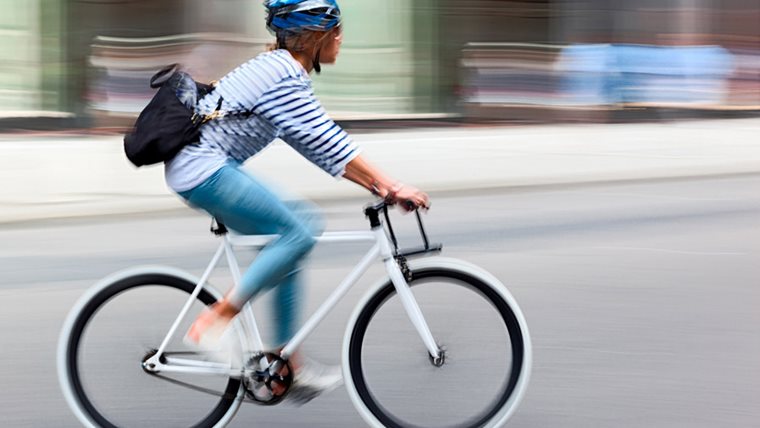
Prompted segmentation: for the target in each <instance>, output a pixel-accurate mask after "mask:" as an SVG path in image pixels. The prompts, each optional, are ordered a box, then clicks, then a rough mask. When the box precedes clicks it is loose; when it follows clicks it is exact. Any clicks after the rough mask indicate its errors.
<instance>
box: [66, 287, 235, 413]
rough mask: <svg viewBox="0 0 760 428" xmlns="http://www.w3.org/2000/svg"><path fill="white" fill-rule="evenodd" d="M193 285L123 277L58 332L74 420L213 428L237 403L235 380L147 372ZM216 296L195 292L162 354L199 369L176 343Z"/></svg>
mask: <svg viewBox="0 0 760 428" xmlns="http://www.w3.org/2000/svg"><path fill="white" fill-rule="evenodd" d="M194 288H195V284H194V283H193V282H191V281H190V280H188V279H186V278H183V277H180V276H177V275H173V274H169V273H158V272H157V273H147V272H144V273H140V274H136V275H132V276H123V277H121V278H116V279H114V280H113V281H109V282H106V283H104V284H103V285H100V286H97V287H96V288H95V289H94V291H92V292H91V293H90V295H89V297H88V298H85V301H83V302H81V303H80V304H79V305H78V307H77V308H75V310H74V311H73V312H72V314H71V315H70V316H69V319H68V320H67V323H66V325H65V326H64V329H63V331H62V333H61V339H60V340H61V342H60V344H59V378H60V380H61V384H62V387H63V390H64V393H65V395H66V398H67V400H68V402H69V405H70V406H71V407H72V409H73V410H74V412H75V413H76V414H77V416H78V417H79V419H80V421H82V422H83V423H84V424H87V425H95V426H101V427H145V426H161V427H188V426H192V427H213V426H216V425H217V424H218V423H220V421H226V420H229V418H231V417H232V415H234V413H235V411H236V410H237V407H238V406H239V404H240V402H239V400H238V397H239V395H240V394H241V388H240V380H239V379H236V378H231V377H229V376H220V375H197V374H195V375H191V374H187V373H164V372H158V373H156V372H151V371H149V370H145V369H144V367H143V364H142V363H143V362H144V361H146V360H147V359H148V358H150V357H152V356H153V355H154V354H155V352H156V349H157V348H158V347H159V345H160V344H161V341H162V340H163V338H164V336H165V335H166V333H167V332H168V331H169V328H170V327H171V325H172V323H173V322H174V320H175V318H176V317H177V315H178V314H179V313H180V310H181V308H182V307H183V305H184V304H185V303H186V302H187V299H188V298H189V294H190V293H192V291H193V289H194ZM216 300H217V297H215V296H214V295H212V294H211V293H210V292H209V291H208V290H206V289H204V290H201V292H200V294H199V295H198V298H197V299H196V301H195V302H194V303H193V304H192V306H191V310H190V312H189V313H188V315H187V316H186V317H185V320H184V321H183V323H182V324H180V327H179V330H177V334H175V338H174V339H172V341H171V342H170V343H169V345H168V346H167V349H166V353H165V355H166V356H168V357H175V358H182V359H184V360H186V361H195V362H198V363H200V364H202V363H203V362H204V361H207V360H209V356H207V355H202V354H201V353H198V352H195V351H194V350H193V349H190V348H188V347H187V346H185V345H184V344H183V343H182V340H181V339H182V336H183V335H184V333H185V332H186V331H187V329H188V328H189V324H190V323H191V322H192V320H194V319H195V317H196V316H197V315H198V313H199V312H200V311H201V310H202V309H203V308H204V307H206V306H208V305H210V304H212V303H214V302H216Z"/></svg>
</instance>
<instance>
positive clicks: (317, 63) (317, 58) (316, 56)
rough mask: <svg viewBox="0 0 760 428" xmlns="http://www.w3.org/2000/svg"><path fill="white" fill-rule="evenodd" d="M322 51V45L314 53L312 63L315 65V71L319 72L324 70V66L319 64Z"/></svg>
mask: <svg viewBox="0 0 760 428" xmlns="http://www.w3.org/2000/svg"><path fill="white" fill-rule="evenodd" d="M321 52H322V47H321V46H320V48H319V49H317V53H316V54H315V55H314V59H313V60H311V64H312V65H313V66H314V71H316V72H317V74H319V73H320V72H322V66H321V65H320V64H319V54H320V53H321Z"/></svg>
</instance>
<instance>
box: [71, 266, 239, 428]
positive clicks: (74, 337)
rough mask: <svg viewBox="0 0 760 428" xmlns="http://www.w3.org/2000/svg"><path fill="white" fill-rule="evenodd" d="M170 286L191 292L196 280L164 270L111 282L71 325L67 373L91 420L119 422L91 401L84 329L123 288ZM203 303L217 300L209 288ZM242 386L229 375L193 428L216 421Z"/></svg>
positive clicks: (111, 427)
mask: <svg viewBox="0 0 760 428" xmlns="http://www.w3.org/2000/svg"><path fill="white" fill-rule="evenodd" d="M148 285H151V286H167V287H171V288H174V289H177V290H180V291H184V292H186V293H188V294H191V293H192V291H193V289H194V288H195V286H196V284H193V283H192V282H190V281H188V280H186V279H184V278H180V277H177V276H173V275H170V274H165V273H144V274H137V275H134V276H129V277H126V278H122V279H119V280H117V281H115V282H113V283H112V284H109V285H107V286H105V287H104V288H103V289H102V290H100V291H99V292H98V293H97V294H95V295H94V296H92V298H90V299H89V300H88V301H87V303H86V304H85V305H84V306H83V307H82V309H81V310H80V311H79V313H78V314H77V316H76V319H75V321H74V323H73V325H72V327H71V330H70V332H71V334H70V335H69V337H68V338H67V339H66V353H65V355H66V364H65V367H66V372H67V373H66V376H67V378H68V382H69V385H70V387H71V389H72V391H71V392H72V394H73V395H74V397H75V399H76V400H77V402H78V404H79V407H80V409H81V410H82V411H83V412H84V413H86V415H87V416H88V417H89V418H91V420H92V422H94V423H95V424H97V425H99V426H101V427H103V428H116V425H114V424H113V423H111V422H110V421H108V419H106V418H105V417H104V416H103V415H102V414H101V413H100V412H99V411H98V410H97V408H96V407H95V406H94V405H93V404H92V402H91V401H90V399H89V398H88V397H87V394H86V393H85V392H84V388H83V386H82V383H81V379H80V378H79V370H78V361H77V351H78V348H79V342H80V340H81V338H82V333H83V332H84V331H85V328H86V327H87V324H88V323H89V321H90V319H91V318H92V317H93V316H94V315H95V314H96V313H97V312H98V309H99V308H100V307H102V306H103V305H104V304H105V303H107V302H108V301H110V300H111V299H113V298H115V297H117V296H118V295H119V294H121V293H122V292H124V291H127V290H129V289H132V288H136V287H141V286H148ZM197 299H198V300H200V301H201V302H202V303H203V304H204V305H206V306H208V305H211V304H213V303H215V302H216V301H217V299H216V298H215V297H214V296H212V295H211V293H209V292H208V291H207V290H205V289H204V290H201V292H200V293H199V294H198V297H197ZM239 389H240V379H234V378H230V379H229V382H228V384H227V387H226V389H225V392H224V393H223V394H222V397H221V400H220V401H219V403H218V404H217V406H216V407H214V409H213V410H212V411H211V412H210V413H209V414H208V415H206V417H205V418H204V419H203V420H202V421H200V422H199V423H197V424H195V425H193V426H192V427H193V428H207V427H213V426H214V425H216V423H217V422H219V420H221V419H222V418H223V417H224V416H225V415H226V414H227V412H228V411H229V409H230V407H231V406H232V405H233V404H234V401H235V397H236V395H237V391H238V390H239Z"/></svg>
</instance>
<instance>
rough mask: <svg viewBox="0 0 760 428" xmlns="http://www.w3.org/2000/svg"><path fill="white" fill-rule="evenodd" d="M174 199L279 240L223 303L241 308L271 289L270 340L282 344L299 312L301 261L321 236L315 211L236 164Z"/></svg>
mask: <svg viewBox="0 0 760 428" xmlns="http://www.w3.org/2000/svg"><path fill="white" fill-rule="evenodd" d="M179 194H180V196H182V197H183V198H185V199H186V200H187V202H188V203H189V204H190V205H193V206H196V207H199V208H202V209H204V210H205V211H207V212H208V213H209V214H211V215H212V216H214V217H215V218H216V219H217V220H218V221H220V222H222V223H224V224H225V225H226V226H228V227H229V228H230V229H232V230H234V231H236V232H238V233H241V234H248V235H255V234H259V235H279V237H278V238H277V239H275V240H274V241H273V242H272V243H270V244H269V245H267V246H266V247H265V248H264V249H262V250H261V252H260V253H259V254H258V256H257V257H256V258H255V259H254V261H253V263H252V264H251V266H250V267H249V268H248V270H247V271H246V272H245V274H244V275H243V277H242V278H241V281H240V284H239V285H238V286H237V287H235V288H233V289H232V290H231V292H230V294H229V296H228V298H229V300H230V302H231V303H232V304H233V305H235V306H236V307H238V308H240V307H242V306H243V305H244V304H245V302H247V301H248V300H250V299H252V298H254V297H256V296H257V295H258V294H260V293H261V292H264V291H266V290H269V289H272V288H274V290H275V291H274V292H275V296H274V305H275V307H274V311H273V312H274V316H275V320H276V326H277V330H276V335H275V340H276V343H277V344H284V343H285V342H287V341H288V339H290V338H291V337H292V336H293V334H294V333H295V329H296V324H297V321H298V320H297V318H298V313H299V312H300V308H299V303H300V302H299V293H300V289H301V286H300V281H299V277H300V275H299V272H300V270H301V268H300V261H301V260H302V259H303V257H304V256H305V255H306V254H307V253H308V252H309V250H311V248H312V247H313V246H314V243H315V239H314V236H315V235H318V234H320V233H321V232H322V219H321V217H320V215H319V214H318V212H317V210H316V209H314V208H312V207H310V206H309V204H307V203H305V202H302V201H293V202H283V201H282V200H280V198H278V197H277V196H276V195H275V194H274V193H273V192H272V191H271V190H270V189H268V188H267V187H266V186H264V185H263V184H261V183H260V182H259V181H258V180H256V179H255V178H254V177H253V176H252V175H250V174H248V173H247V172H246V171H245V170H243V169H242V168H241V167H240V166H239V165H237V164H235V163H228V164H227V165H225V166H224V167H222V168H221V169H220V170H219V171H217V172H216V173H214V175H212V176H211V177H209V178H208V179H206V181H204V182H203V183H201V184H200V185H198V186H197V187H195V188H193V189H191V190H188V191H184V192H180V193H179Z"/></svg>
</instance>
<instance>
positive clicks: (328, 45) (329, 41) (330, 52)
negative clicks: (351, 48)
mask: <svg viewBox="0 0 760 428" xmlns="http://www.w3.org/2000/svg"><path fill="white" fill-rule="evenodd" d="M324 37H325V38H324V39H323V40H322V49H321V50H320V52H319V62H320V63H322V64H335V61H337V59H338V53H339V52H340V44H341V43H342V42H343V30H342V29H341V27H340V26H338V27H335V28H333V29H332V30H330V31H328V32H327V34H325V36H324Z"/></svg>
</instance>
